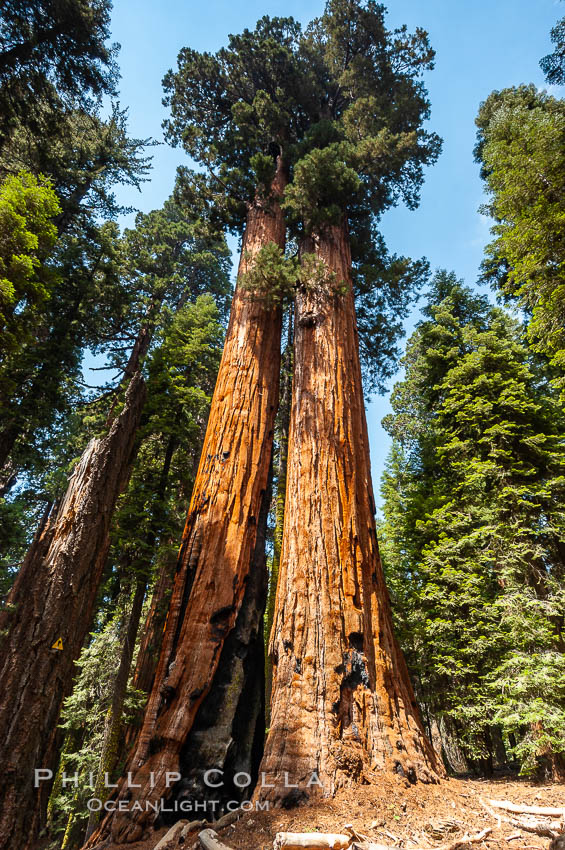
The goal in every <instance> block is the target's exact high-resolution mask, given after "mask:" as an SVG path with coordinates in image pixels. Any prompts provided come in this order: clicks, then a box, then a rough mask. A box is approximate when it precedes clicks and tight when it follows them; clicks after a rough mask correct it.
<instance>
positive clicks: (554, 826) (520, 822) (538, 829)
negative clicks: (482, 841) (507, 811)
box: [481, 800, 563, 838]
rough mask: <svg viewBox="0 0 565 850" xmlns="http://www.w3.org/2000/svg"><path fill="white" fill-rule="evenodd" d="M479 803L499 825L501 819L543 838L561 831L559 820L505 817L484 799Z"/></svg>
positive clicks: (553, 835) (552, 836) (554, 835)
mask: <svg viewBox="0 0 565 850" xmlns="http://www.w3.org/2000/svg"><path fill="white" fill-rule="evenodd" d="M481 805H482V806H483V807H484V808H485V809H486V810H487V812H488V813H489V815H490V816H491V817H493V818H494V819H495V820H497V821H498V823H499V825H500V822H501V821H504V822H505V823H509V824H511V825H512V826H515V827H517V828H518V829H523V830H524V831H525V832H533V833H534V834H535V835H542V836H543V837H544V838H557V836H558V835H559V834H560V833H561V832H562V831H563V824H562V822H561V821H552V822H551V823H540V822H539V821H531V820H530V821H526V820H524V818H513V817H507V816H506V815H501V814H499V813H498V812H494V811H493V810H492V808H491V807H490V806H489V805H487V803H485V801H484V800H481Z"/></svg>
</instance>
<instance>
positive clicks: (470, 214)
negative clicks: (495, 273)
mask: <svg viewBox="0 0 565 850" xmlns="http://www.w3.org/2000/svg"><path fill="white" fill-rule="evenodd" d="M114 2H115V8H114V13H113V27H112V33H113V38H114V40H115V41H118V42H119V43H120V44H121V46H122V48H121V52H120V66H121V71H122V80H121V85H120V91H121V103H122V105H124V106H125V105H127V106H128V107H129V110H130V112H129V115H130V120H129V125H130V131H131V133H132V135H135V136H137V137H141V138H145V137H149V136H151V137H153V138H154V139H162V132H161V122H162V120H163V118H164V117H165V116H166V111H165V108H164V107H163V106H162V105H161V97H162V89H161V80H162V78H163V75H164V74H165V72H166V71H167V70H168V69H169V68H171V67H175V66H176V57H177V53H178V51H179V50H180V48H181V47H184V46H190V47H193V48H195V49H196V50H208V51H215V50H217V49H218V48H219V47H220V46H222V45H223V44H224V43H225V42H226V39H227V36H228V34H229V33H231V32H239V31H241V30H242V29H243V28H245V27H253V26H254V24H255V21H256V20H257V19H258V18H259V17H261V16H262V15H265V14H268V15H271V16H272V15H292V16H293V17H295V18H297V19H298V20H300V21H301V22H302V23H304V24H306V23H307V22H308V21H309V20H310V19H311V18H313V17H315V16H316V15H319V14H320V13H321V11H322V9H323V0H305V2H298V0H286V2H284V3H283V2H281V0H246V2H243V1H242V0H232V1H231V2H228V0H205V2H194V0H190V2H187V0H160V2H159V3H157V2H155V0H114ZM385 5H387V6H388V9H389V17H388V20H389V24H390V26H391V27H392V26H398V25H400V24H403V23H405V24H407V25H408V27H409V28H410V29H414V28H415V27H416V26H421V27H424V28H425V29H426V30H427V31H428V33H429V35H430V40H431V43H432V46H433V47H434V49H435V50H436V54H437V55H436V66H435V69H434V70H433V71H431V72H430V73H429V74H428V75H427V83H428V88H429V92H430V98H431V103H432V116H431V121H430V126H431V127H432V128H433V129H434V130H435V131H436V132H438V133H439V134H440V135H441V136H442V137H443V139H444V147H443V153H442V155H441V157H440V160H439V162H438V163H437V165H435V166H434V167H433V168H431V169H429V170H428V173H427V176H426V182H425V185H424V188H423V191H422V201H421V204H420V207H419V209H418V210H416V211H413V212H410V211H408V210H405V209H402V208H398V209H395V210H391V211H390V212H389V213H387V215H386V216H385V218H384V219H383V223H382V230H383V233H384V235H385V237H386V239H387V243H388V246H389V249H390V250H391V251H394V252H396V253H399V254H405V255H407V256H411V257H421V256H426V257H427V258H428V259H429V261H430V264H431V267H432V269H435V268H439V267H444V268H447V269H450V270H451V269H452V270H454V271H455V272H456V273H457V275H458V276H459V277H463V278H465V280H466V281H467V282H468V283H471V284H472V283H474V282H475V281H476V278H477V274H478V267H479V264H480V262H481V259H482V252H483V247H484V245H485V243H486V241H487V240H488V235H489V234H488V229H489V223H488V221H487V220H486V219H485V218H483V217H482V216H481V215H480V214H479V212H478V208H479V206H480V204H481V202H482V200H483V196H482V186H481V181H480V179H479V175H478V168H477V166H476V165H475V163H474V162H473V154H472V151H473V145H474V139H475V128H474V119H475V115H476V113H477V110H478V107H479V104H480V103H481V101H482V100H484V99H485V98H486V97H487V96H488V95H489V93H490V92H491V91H492V90H493V89H501V88H504V87H506V86H511V85H517V84H520V83H527V82H533V83H535V84H536V85H538V86H540V87H543V86H544V80H543V76H542V74H541V71H540V68H539V64H538V63H539V60H540V58H541V57H542V56H544V55H545V54H546V53H548V52H550V50H551V44H550V40H549V31H550V29H551V27H552V26H553V25H554V23H555V21H556V20H557V19H558V18H559V17H561V16H563V15H565V6H562V5H561V4H560V3H559V2H558V0H490V2H489V0H471V2H462V0H425V2H424V0H420V2H418V0H389V2H388V3H386V0H385ZM153 153H154V168H153V172H152V179H151V182H150V183H147V184H145V186H144V187H143V191H142V193H141V194H139V193H137V192H135V191H133V190H129V189H125V190H123V191H121V192H119V193H118V197H119V199H120V201H122V203H124V204H131V205H132V206H135V207H136V208H138V209H141V210H143V211H148V210H150V209H154V208H155V207H159V206H160V205H161V204H162V203H163V201H164V200H165V198H166V197H167V196H168V195H169V194H170V192H171V190H172V187H173V183H174V175H175V170H176V167H177V165H179V164H180V163H181V162H182V161H183V160H184V156H183V154H182V152H181V151H180V150H176V149H172V148H169V147H167V146H166V145H161V146H160V147H158V148H155V149H153ZM417 318H418V316H417V313H415V314H414V316H413V317H412V318H411V319H410V320H409V322H408V323H407V328H408V330H410V328H411V327H412V326H413V323H414V321H415V320H417ZM388 410H389V406H388V402H387V398H386V397H384V398H381V397H378V398H375V399H374V400H373V401H372V402H371V403H370V404H369V405H368V408H367V416H368V425H369V436H370V441H371V458H372V466H373V480H374V483H375V489H376V491H377V493H378V490H379V479H380V475H381V472H382V469H383V465H384V462H385V458H386V453H387V450H388V445H389V442H388V438H387V435H386V433H385V432H384V430H383V428H382V426H381V424H380V422H381V419H382V417H383V415H384V414H385V413H387V412H388Z"/></svg>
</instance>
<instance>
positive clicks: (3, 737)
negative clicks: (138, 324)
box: [0, 372, 145, 850]
mask: <svg viewBox="0 0 565 850" xmlns="http://www.w3.org/2000/svg"><path fill="white" fill-rule="evenodd" d="M144 398H145V387H144V383H143V379H142V377H141V375H140V373H139V372H138V373H136V375H135V376H134V378H133V379H132V381H131V382H130V384H129V387H128V391H127V393H126V399H125V404H124V408H123V410H122V412H121V413H120V414H119V416H117V417H116V418H115V419H114V422H113V424H112V425H111V427H110V429H109V432H108V434H107V435H106V436H105V437H103V438H100V439H93V440H91V442H90V443H89V445H88V447H87V448H86V449H85V451H84V452H83V454H82V457H81V459H80V461H79V463H78V464H77V466H76V468H75V470H74V472H73V475H72V477H71V479H70V481H69V485H68V487H67V492H66V494H65V496H64V498H63V500H62V502H61V504H60V506H59V508H58V510H57V512H56V514H54V516H53V517H52V518H50V520H49V521H48V523H47V524H46V526H45V528H44V530H43V533H42V534H41V535H40V536H39V537H38V538H36V540H35V541H34V544H33V545H32V547H31V549H30V551H29V553H28V555H27V557H26V559H25V561H24V564H23V565H22V567H21V570H20V572H19V574H18V576H17V578H16V582H15V584H14V587H13V588H12V591H11V592H10V595H9V597H8V600H7V606H6V609H5V610H4V611H3V612H2V614H1V615H0V631H1V632H4V634H3V636H2V638H1V643H0V692H1V693H2V694H3V695H4V696H3V699H2V701H1V704H0V764H1V769H0V801H1V802H0V848H2V850H6V849H7V848H10V850H16V848H17V850H24V848H28V847H35V846H36V844H35V836H36V834H37V830H38V828H39V820H40V815H41V811H42V807H43V804H44V803H45V802H46V801H45V799H44V797H45V792H46V791H47V789H48V784H47V783H44V784H43V786H42V787H41V788H40V790H39V791H37V790H36V789H34V769H35V768H51V767H52V762H53V741H54V738H55V734H56V729H57V723H58V720H59V713H60V709H61V704H62V701H63V699H64V697H65V695H66V694H67V693H68V691H69V689H70V685H71V683H72V679H73V674H74V662H75V659H76V658H77V657H78V655H79V653H80V651H81V648H82V645H83V643H84V639H85V637H86V634H87V631H88V628H89V626H90V622H91V616H92V610H93V606H94V602H95V598H96V593H97V590H98V586H99V582H100V578H101V574H102V570H103V567H104V562H105V560H106V555H107V552H108V545H109V539H108V537H109V526H110V520H111V517H112V513H113V510H114V506H115V503H116V500H117V498H118V495H119V493H120V491H121V490H122V489H123V487H124V486H125V484H126V482H127V479H128V475H129V470H130V465H131V460H132V457H133V451H134V440H135V435H136V431H137V428H138V425H139V421H140V417H141V412H142V409H143V402H144ZM59 638H60V639H61V641H62V646H63V649H62V650H57V649H52V646H53V644H54V643H55V642H56V641H58V639H59Z"/></svg>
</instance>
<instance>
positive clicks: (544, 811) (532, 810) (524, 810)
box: [488, 800, 565, 818]
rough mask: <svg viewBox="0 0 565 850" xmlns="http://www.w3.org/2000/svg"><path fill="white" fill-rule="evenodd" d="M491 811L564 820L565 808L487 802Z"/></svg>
mask: <svg viewBox="0 0 565 850" xmlns="http://www.w3.org/2000/svg"><path fill="white" fill-rule="evenodd" d="M488 802H489V805H491V806H492V807H493V809H504V810H505V811H507V812H515V813H516V814H520V815H541V816H542V817H546V818H553V817H556V818H565V808H560V809H557V808H547V807H544V806H522V805H519V804H518V803H511V802H510V801H509V800H489V801H488Z"/></svg>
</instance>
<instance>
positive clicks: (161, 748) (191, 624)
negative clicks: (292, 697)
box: [90, 161, 285, 846]
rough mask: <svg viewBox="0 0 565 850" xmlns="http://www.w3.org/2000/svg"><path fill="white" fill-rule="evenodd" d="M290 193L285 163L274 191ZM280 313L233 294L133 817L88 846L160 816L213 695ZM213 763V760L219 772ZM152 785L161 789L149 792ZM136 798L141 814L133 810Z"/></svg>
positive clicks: (260, 206)
mask: <svg viewBox="0 0 565 850" xmlns="http://www.w3.org/2000/svg"><path fill="white" fill-rule="evenodd" d="M283 188H284V178H283V171H282V165H281V163H280V161H279V167H278V169H277V176H276V178H275V183H274V186H273V194H274V196H275V197H276V196H278V195H279V194H280V193H281V192H282V190H283ZM284 230H285V228H284V221H283V216H282V212H281V209H280V206H279V204H278V202H277V201H276V200H275V199H271V200H270V201H269V202H265V203H261V202H259V201H257V202H256V203H255V204H253V205H252V206H251V207H250V209H249V211H248V217H247V225H246V230H245V234H244V238H243V245H242V255H241V260H240V266H239V276H240V277H241V275H242V274H243V273H245V272H246V271H247V269H248V268H249V266H250V264H251V263H252V262H253V257H254V256H255V255H256V254H257V252H258V251H259V249H260V248H261V247H263V246H264V245H266V244H268V243H270V242H274V243H276V244H277V245H279V246H281V247H282V246H283V245H284ZM280 337H281V311H280V309H279V308H273V307H268V306H266V305H265V304H264V303H263V302H261V301H260V300H258V299H257V298H253V297H251V296H250V295H249V294H248V293H246V292H245V290H242V288H241V286H238V288H237V289H236V293H235V295H234V300H233V304H232V311H231V316H230V321H229V325H228V331H227V335H226V342H225V346H224V352H223V355H222V361H221V364H220V370H219V373H218V379H217V382H216V388H215V390H214V396H213V399H212V405H211V409H210V416H209V420H208V427H207V430H206V436H205V438H204V445H203V449H202V455H201V459H200V464H199V468H198V472H197V476H196V480H195V483H194V489H193V493H192V498H191V502H190V506H189V512H188V518H187V522H186V526H185V530H184V534H183V540H182V544H181V548H180V552H179V559H178V563H177V572H176V577H175V585H174V588H173V593H172V597H171V603H170V606H169V612H168V615H167V623H166V626H165V633H164V635H163V643H162V648H161V656H160V659H159V664H158V666H157V670H156V673H155V681H154V684H153V689H152V692H151V695H150V697H149V701H148V704H147V709H146V712H145V718H144V723H143V728H142V730H141V733H140V736H139V739H138V742H137V747H136V750H135V753H134V754H133V756H132V759H131V761H130V764H129V765H128V770H129V771H130V772H131V773H132V780H133V784H136V785H141V788H130V789H129V792H128V789H127V788H125V787H123V788H122V790H121V791H120V796H121V797H122V798H125V797H128V798H129V800H130V811H128V812H124V813H116V814H115V815H114V816H113V817H112V816H110V817H108V818H107V819H106V820H105V821H104V822H103V823H102V825H101V828H100V830H99V831H98V832H97V833H95V834H94V836H93V837H92V840H91V843H90V846H92V845H93V844H94V843H95V842H96V841H97V840H98V839H99V838H101V837H102V836H104V835H106V834H107V833H108V830H109V829H111V835H112V840H113V841H114V842H115V843H124V842H127V841H136V840H138V839H139V838H140V836H141V835H143V833H144V832H145V831H146V829H147V828H148V827H149V826H150V825H151V823H152V822H153V821H154V820H155V817H156V815H155V813H154V812H152V811H151V810H149V811H147V808H148V807H147V803H148V802H149V803H151V802H158V801H159V800H160V799H161V798H163V797H165V796H167V795H168V794H169V793H170V792H171V789H168V788H167V787H166V773H167V772H171V771H178V770H179V766H180V754H181V752H182V750H183V748H184V747H185V745H186V742H187V739H188V736H189V733H190V730H191V728H192V725H193V723H194V720H195V717H196V715H197V713H198V710H199V708H200V706H201V705H202V703H203V701H204V699H205V698H206V696H207V695H208V693H209V692H210V690H211V688H212V685H213V681H214V676H215V675H216V671H217V669H218V665H219V663H220V658H221V656H222V650H223V648H224V644H225V642H226V640H227V638H228V636H229V635H230V633H231V632H232V630H233V629H234V626H235V624H236V621H237V616H238V613H239V610H240V608H241V605H242V601H243V598H244V595H245V590H246V585H247V582H248V577H249V572H250V569H251V564H252V560H253V553H254V547H255V542H256V536H257V526H258V521H259V516H260V511H261V506H262V503H263V499H264V497H265V493H266V491H267V482H268V477H269V467H270V462H271V450H272V442H273V428H274V419H275V415H276V407H277V403H278V384H279V369H280ZM211 767H213V765H211ZM152 786H153V787H152ZM137 803H139V808H141V809H142V811H137V810H134V808H133V807H134V806H135V804H137Z"/></svg>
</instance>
